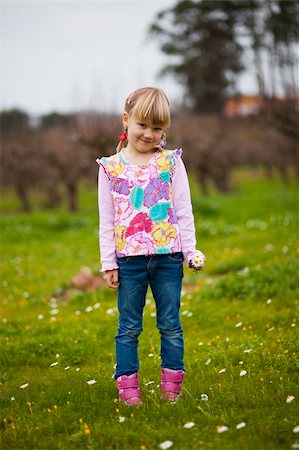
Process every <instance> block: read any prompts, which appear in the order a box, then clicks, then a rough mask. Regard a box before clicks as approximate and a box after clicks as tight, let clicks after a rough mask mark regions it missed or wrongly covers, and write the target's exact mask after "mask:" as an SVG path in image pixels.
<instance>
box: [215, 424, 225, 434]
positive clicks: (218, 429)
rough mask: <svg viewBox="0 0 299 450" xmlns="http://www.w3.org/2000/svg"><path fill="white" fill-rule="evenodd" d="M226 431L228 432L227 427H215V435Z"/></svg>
mask: <svg viewBox="0 0 299 450" xmlns="http://www.w3.org/2000/svg"><path fill="white" fill-rule="evenodd" d="M227 430H228V427H226V426H225V425H218V427H217V433H224V432H225V431H227Z"/></svg>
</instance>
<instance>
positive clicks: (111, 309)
mask: <svg viewBox="0 0 299 450" xmlns="http://www.w3.org/2000/svg"><path fill="white" fill-rule="evenodd" d="M106 313H107V314H109V316H114V309H113V308H108V309H107V311H106Z"/></svg>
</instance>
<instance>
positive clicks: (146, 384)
mask: <svg viewBox="0 0 299 450" xmlns="http://www.w3.org/2000/svg"><path fill="white" fill-rule="evenodd" d="M153 383H154V381H148V382H147V383H144V386H148V385H149V384H153Z"/></svg>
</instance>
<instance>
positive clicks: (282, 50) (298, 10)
mask: <svg viewBox="0 0 299 450" xmlns="http://www.w3.org/2000/svg"><path fill="white" fill-rule="evenodd" d="M266 4H267V7H268V8H267V17H266V20H265V31H266V32H268V34H269V35H270V45H269V50H270V55H271V59H272V61H273V66H272V70H275V69H276V70H277V71H278V73H279V77H280V86H281V88H282V91H283V94H284V95H285V96H287V97H294V96H295V95H296V93H297V94H298V79H296V73H298V40H299V3H298V1H295V0H267V3H266ZM275 88H276V86H274V87H273V91H274V92H273V94H274V95H275V94H276V93H277V92H275Z"/></svg>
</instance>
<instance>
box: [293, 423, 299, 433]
mask: <svg viewBox="0 0 299 450" xmlns="http://www.w3.org/2000/svg"><path fill="white" fill-rule="evenodd" d="M293 433H299V425H296V426H295V427H294V428H293Z"/></svg>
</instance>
